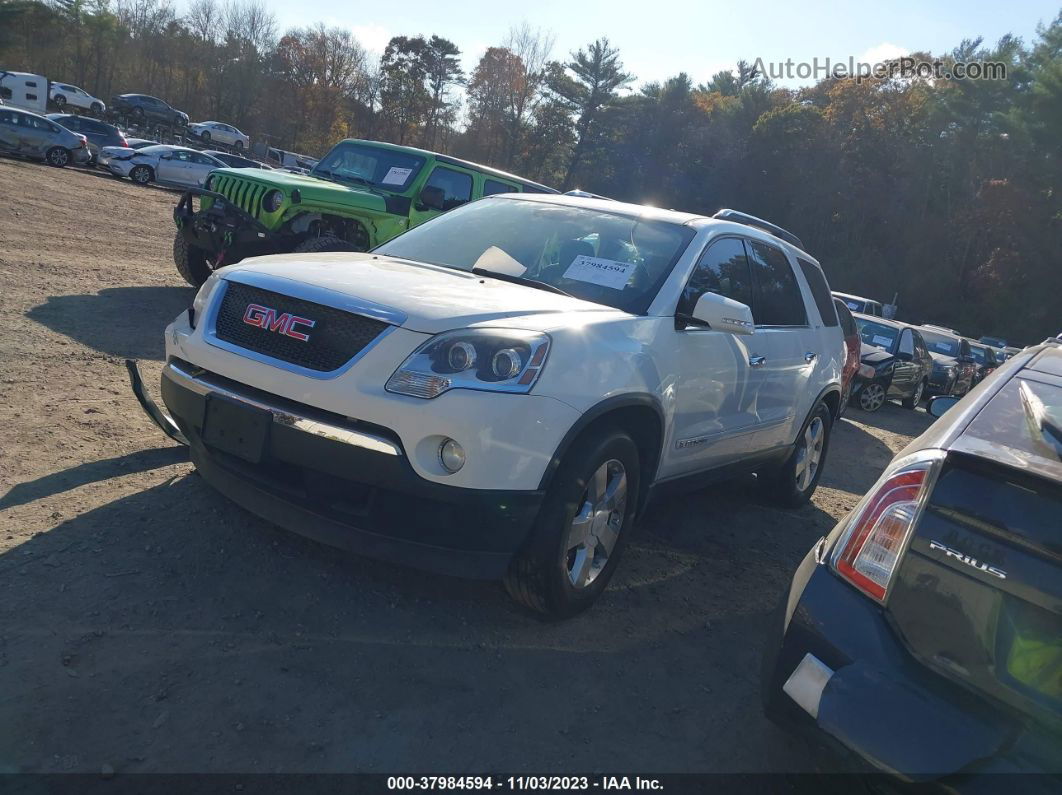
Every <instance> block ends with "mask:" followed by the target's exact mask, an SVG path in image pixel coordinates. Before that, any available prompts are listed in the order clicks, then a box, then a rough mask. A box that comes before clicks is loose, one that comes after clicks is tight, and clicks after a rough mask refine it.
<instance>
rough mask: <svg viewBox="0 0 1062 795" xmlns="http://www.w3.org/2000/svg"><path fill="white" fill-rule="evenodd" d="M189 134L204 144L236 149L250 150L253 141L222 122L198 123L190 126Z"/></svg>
mask: <svg viewBox="0 0 1062 795" xmlns="http://www.w3.org/2000/svg"><path fill="white" fill-rule="evenodd" d="M188 132H189V134H190V135H192V136H193V137H195V138H198V139H199V140H200V141H202V142H203V143H204V144H208V143H210V144H224V145H225V146H231V147H233V148H234V149H250V148H251V139H250V137H249V136H247V135H246V134H244V133H242V132H240V131H239V130H237V129H236V128H235V127H233V126H232V125H231V124H225V123H224V122H220V121H198V122H196V123H195V124H189V125H188Z"/></svg>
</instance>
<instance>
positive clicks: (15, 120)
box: [0, 108, 22, 153]
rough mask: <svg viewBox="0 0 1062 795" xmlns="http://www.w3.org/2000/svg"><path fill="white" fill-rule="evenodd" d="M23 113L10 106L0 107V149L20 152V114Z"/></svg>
mask: <svg viewBox="0 0 1062 795" xmlns="http://www.w3.org/2000/svg"><path fill="white" fill-rule="evenodd" d="M21 115H22V114H21V113H18V112H17V111H14V110H10V109H9V108H0V150H2V151H4V152H12V153H17V152H19V150H20V148H21V146H22V132H21V129H20V128H21V126H22V125H21V124H20V123H19V122H20V118H19V117H20V116H21Z"/></svg>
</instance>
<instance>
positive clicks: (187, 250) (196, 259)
mask: <svg viewBox="0 0 1062 795" xmlns="http://www.w3.org/2000/svg"><path fill="white" fill-rule="evenodd" d="M173 264H174V265H176V266H177V272H178V273H179V274H181V277H182V278H183V279H184V280H185V281H186V282H188V283H189V284H190V285H192V287H201V286H202V285H203V282H205V281H206V280H207V279H208V278H210V274H211V273H213V270H212V269H211V267H210V264H209V263H208V262H207V256H206V252H205V251H203V250H202V249H201V248H196V247H195V246H190V245H188V241H187V240H185V238H184V235H182V234H181V230H180V229H178V230H177V234H176V235H175V236H174V238H173Z"/></svg>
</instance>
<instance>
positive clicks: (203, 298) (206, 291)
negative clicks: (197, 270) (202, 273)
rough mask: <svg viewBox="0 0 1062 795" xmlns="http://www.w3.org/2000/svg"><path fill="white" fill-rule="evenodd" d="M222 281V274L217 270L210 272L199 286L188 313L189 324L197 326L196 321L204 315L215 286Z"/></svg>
mask: <svg viewBox="0 0 1062 795" xmlns="http://www.w3.org/2000/svg"><path fill="white" fill-rule="evenodd" d="M220 281H221V276H220V274H218V273H217V272H216V271H215V272H214V273H212V274H210V277H209V278H208V279H207V280H206V281H205V282H203V286H202V287H200V288H199V292H198V293H196V294H195V299H194V300H193V301H192V309H191V311H190V312H189V313H188V324H189V325H190V326H191V327H192V328H195V324H196V322H197V321H198V320H199V318H201V317H202V316H203V312H204V311H205V310H206V308H207V304H208V303H209V302H210V294H211V293H212V292H214V288H215V287H217V286H218V283H219V282H220Z"/></svg>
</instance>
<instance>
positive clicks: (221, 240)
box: [173, 188, 281, 267]
mask: <svg viewBox="0 0 1062 795" xmlns="http://www.w3.org/2000/svg"><path fill="white" fill-rule="evenodd" d="M197 196H198V197H200V198H202V197H209V198H210V199H211V204H210V206H209V207H207V208H206V209H201V210H198V211H196V209H195V197H197ZM173 221H174V223H175V224H177V232H178V234H180V235H182V236H183V237H184V239H185V240H186V241H187V242H188V245H189V246H191V247H193V248H197V249H199V250H200V251H203V252H205V253H206V255H207V258H208V259H209V260H210V261H211V262H212V263H213V264H214V266H215V267H217V266H219V265H223V264H225V262H236V261H238V260H241V259H244V258H245V257H253V256H259V255H262V254H273V253H276V252H277V251H279V250H280V249H281V241H280V240H278V238H279V237H281V236H279V235H277V234H276V233H275V232H273V231H272V230H270V229H269V228H268V227H267V226H265V225H264V224H263V223H262V222H261V221H259V220H258V219H257V218H255V217H254V216H253V215H251V214H250V213H249V212H247V211H246V210H244V209H243V208H242V207H238V206H236V205H235V204H233V203H232V202H231V201H230V200H229V199H228V197H226V196H225V195H223V194H221V193H217V192H215V191H212V190H207V189H206V188H190V189H188V190H186V191H185V192H184V193H183V194H182V195H181V198H180V201H178V202H177V206H176V207H174V208H173Z"/></svg>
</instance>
